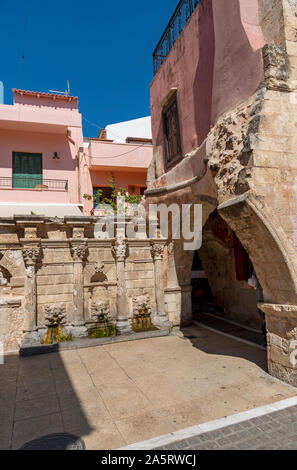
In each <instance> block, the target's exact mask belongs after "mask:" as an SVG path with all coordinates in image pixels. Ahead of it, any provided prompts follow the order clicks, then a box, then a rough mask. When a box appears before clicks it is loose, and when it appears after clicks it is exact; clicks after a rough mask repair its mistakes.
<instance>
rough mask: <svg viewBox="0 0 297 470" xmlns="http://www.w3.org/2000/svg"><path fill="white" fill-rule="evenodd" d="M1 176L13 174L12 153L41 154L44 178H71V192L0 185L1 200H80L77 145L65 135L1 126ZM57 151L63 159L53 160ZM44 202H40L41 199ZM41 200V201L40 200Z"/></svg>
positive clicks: (69, 190) (69, 180) (75, 201)
mask: <svg viewBox="0 0 297 470" xmlns="http://www.w3.org/2000/svg"><path fill="white" fill-rule="evenodd" d="M0 142H1V144H0V177H1V176H2V177H3V176H7V177H12V153H13V152H28V153H41V154H42V165H43V178H44V179H59V180H68V188H69V189H68V192H65V191H53V190H50V191H38V195H37V194H36V190H20V189H18V190H15V189H13V190H9V189H3V188H1V187H0V201H1V202H55V203H58V202H61V203H65V202H69V203H73V204H74V203H77V202H78V188H77V186H78V184H77V173H76V160H75V152H74V148H71V147H74V146H73V145H72V144H71V143H70V142H69V141H68V138H67V136H66V135H60V134H49V133H44V134H43V133H34V132H24V131H20V132H18V131H11V130H3V129H0ZM54 152H58V155H59V157H60V160H57V161H56V160H53V155H54ZM40 198H41V199H42V201H41V199H40ZM39 199H40V200H39Z"/></svg>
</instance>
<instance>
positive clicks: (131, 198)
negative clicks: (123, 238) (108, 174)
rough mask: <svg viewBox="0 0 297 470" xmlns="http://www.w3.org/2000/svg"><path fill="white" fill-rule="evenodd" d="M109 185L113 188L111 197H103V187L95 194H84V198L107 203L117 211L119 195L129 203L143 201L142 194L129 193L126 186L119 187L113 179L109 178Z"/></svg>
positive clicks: (96, 202)
mask: <svg viewBox="0 0 297 470" xmlns="http://www.w3.org/2000/svg"><path fill="white" fill-rule="evenodd" d="M109 187H110V188H111V194H110V197H102V196H103V190H102V189H98V190H97V192H96V194H94V195H91V194H84V195H83V197H84V199H87V200H88V201H90V200H91V199H93V201H94V203H95V204H107V205H109V206H111V207H112V209H113V211H114V212H115V213H116V212H117V209H118V208H117V197H118V195H120V196H122V197H124V198H125V202H127V203H128V204H140V203H141V200H142V196H141V195H137V194H128V193H127V191H126V189H125V188H118V187H117V186H116V184H115V182H114V180H113V179H110V180H109Z"/></svg>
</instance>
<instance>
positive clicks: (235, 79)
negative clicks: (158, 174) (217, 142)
mask: <svg viewBox="0 0 297 470" xmlns="http://www.w3.org/2000/svg"><path fill="white" fill-rule="evenodd" d="M248 3H249V5H250V7H249V8H247V4H248ZM256 8H257V1H256V0H228V1H222V0H202V1H201V4H200V5H199V6H198V8H197V9H196V11H195V12H194V14H193V16H192V18H191V20H190V22H189V23H188V25H187V26H186V28H185V29H184V31H183V32H182V34H181V36H180V37H179V39H178V40H177V41H176V43H175V45H174V47H173V48H172V50H171V52H170V54H169V56H168V57H167V59H166V60H165V62H164V63H163V65H162V66H161V68H160V70H159V72H158V73H157V74H156V76H155V77H154V79H153V81H152V83H151V114H152V132H153V142H154V146H155V150H156V155H157V154H158V152H160V153H161V155H160V156H159V157H158V158H159V159H161V160H162V163H161V164H163V157H162V156H163V125H162V108H161V106H160V103H161V102H162V100H163V99H164V98H165V97H166V95H167V94H168V92H169V91H170V89H171V88H178V104H179V113H180V120H181V133H182V141H183V152H184V154H186V153H188V152H190V151H191V150H192V149H194V148H196V147H198V146H199V145H200V144H201V143H202V142H203V140H204V139H205V138H206V136H207V134H208V132H209V130H210V128H211V126H212V125H213V124H214V122H215V121H216V119H217V118H218V117H219V116H220V115H221V114H222V113H224V112H225V111H226V110H227V109H229V108H230V107H232V106H233V105H235V103H237V102H238V101H239V100H241V99H244V98H247V97H248V96H250V95H251V94H252V93H254V92H255V90H256V89H257V87H258V85H259V84H260V82H261V80H262V79H263V67H262V55H261V50H260V49H259V48H260V47H262V45H263V37H262V34H261V30H260V29H259V25H257V22H258V15H257V14H256V13H255V9H256ZM255 47H258V49H257V50H255Z"/></svg>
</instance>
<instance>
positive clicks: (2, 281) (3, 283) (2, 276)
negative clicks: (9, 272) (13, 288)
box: [0, 268, 8, 286]
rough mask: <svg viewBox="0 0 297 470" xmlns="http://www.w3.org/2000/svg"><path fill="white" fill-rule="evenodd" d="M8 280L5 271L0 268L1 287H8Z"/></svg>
mask: <svg viewBox="0 0 297 470" xmlns="http://www.w3.org/2000/svg"><path fill="white" fill-rule="evenodd" d="M7 284H8V280H7V279H6V277H4V274H3V271H1V268H0V286H7Z"/></svg>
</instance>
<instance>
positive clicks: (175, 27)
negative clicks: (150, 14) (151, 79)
mask: <svg viewBox="0 0 297 470" xmlns="http://www.w3.org/2000/svg"><path fill="white" fill-rule="evenodd" d="M200 1H201V0H181V1H180V2H179V4H178V5H177V7H176V10H175V12H174V13H173V15H172V17H171V20H170V21H169V23H168V26H167V28H166V29H165V31H164V33H163V35H162V37H161V39H160V41H159V43H158V45H157V47H156V49H155V51H154V53H153V61H154V75H155V74H156V73H157V72H158V70H159V68H160V67H161V65H162V64H163V62H164V60H165V59H166V57H167V56H168V54H169V52H170V50H171V49H172V47H173V45H174V43H175V42H176V40H177V39H178V38H179V36H180V35H181V33H182V31H183V29H184V28H185V26H186V25H187V23H188V21H189V19H190V18H191V16H192V14H193V12H194V11H195V10H196V8H197V6H198V5H199V3H200Z"/></svg>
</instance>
